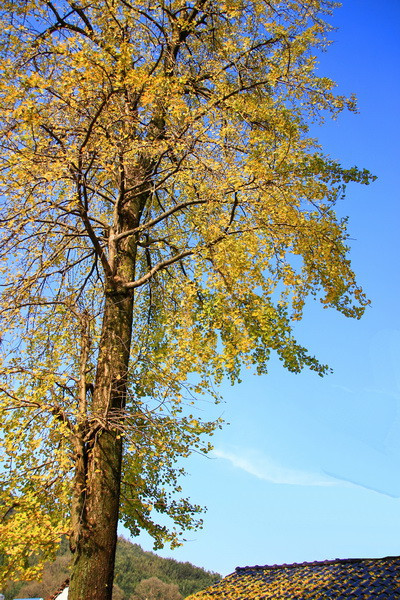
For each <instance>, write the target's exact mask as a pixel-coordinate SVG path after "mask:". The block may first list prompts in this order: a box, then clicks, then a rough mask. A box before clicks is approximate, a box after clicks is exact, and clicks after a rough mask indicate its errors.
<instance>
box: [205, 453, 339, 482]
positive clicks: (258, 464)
mask: <svg viewBox="0 0 400 600" xmlns="http://www.w3.org/2000/svg"><path fill="white" fill-rule="evenodd" d="M213 456H214V457H215V458H222V459H224V460H227V461H229V462H230V463H231V464H232V465H233V466H234V467H236V468H238V469H241V470H242V471H245V472H246V473H249V474H250V475H254V477H257V478H258V479H263V480H264V481H268V482H269V483H275V484H286V485H304V486H332V485H338V482H337V481H335V480H334V479H331V478H330V477H329V476H326V477H325V476H324V475H320V474H319V473H312V472H309V471H302V470H299V469H291V468H288V467H285V466H283V465H280V464H279V463H277V462H276V461H274V460H272V459H271V458H269V457H267V456H265V455H263V454H261V453H259V452H255V451H253V450H246V449H237V448H235V450H233V451H232V450H231V451H226V450H221V449H218V448H215V449H214V450H213Z"/></svg>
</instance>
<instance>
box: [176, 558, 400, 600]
mask: <svg viewBox="0 0 400 600" xmlns="http://www.w3.org/2000/svg"><path fill="white" fill-rule="evenodd" d="M190 599H191V600H283V599H284V600H300V599H301V600H328V599H329V600H330V599H334V600H353V599H354V600H400V556H389V557H387V558H360V559H358V558H351V559H344V560H343V559H342V560H341V559H338V560H330V561H325V562H313V563H301V564H292V565H274V566H265V567H260V566H258V565H257V566H255V567H243V568H241V567H238V568H237V569H236V571H235V573H232V574H231V575H228V576H227V577H225V578H224V579H221V581H219V582H218V583H216V584H214V585H213V586H211V587H209V588H207V589H206V590H204V591H203V592H198V593H197V594H194V595H193V596H190ZM187 600H189V599H187Z"/></svg>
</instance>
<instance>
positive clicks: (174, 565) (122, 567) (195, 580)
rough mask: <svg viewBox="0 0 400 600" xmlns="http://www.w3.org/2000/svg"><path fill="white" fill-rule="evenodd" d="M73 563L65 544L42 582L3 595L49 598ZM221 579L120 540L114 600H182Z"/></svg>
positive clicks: (11, 586) (9, 599) (17, 585)
mask: <svg viewBox="0 0 400 600" xmlns="http://www.w3.org/2000/svg"><path fill="white" fill-rule="evenodd" d="M70 559H71V555H70V552H69V550H68V544H67V542H66V541H63V543H62V544H61V547H60V551H59V554H58V556H57V558H56V560H55V561H54V562H52V563H48V564H46V566H45V569H44V572H43V576H42V579H41V580H40V581H30V582H12V583H10V584H9V585H8V587H7V589H6V590H5V592H3V593H4V594H5V598H6V600H12V599H13V598H27V597H29V596H30V597H43V598H46V597H48V596H49V595H50V594H52V593H53V592H54V590H56V589H57V588H58V587H59V586H60V585H61V583H62V582H63V581H65V579H66V578H67V577H68V575H69V572H68V566H69V562H70ZM220 578H221V576H220V575H219V574H218V573H212V572H209V571H205V570H204V569H201V568H200V567H195V566H194V565H192V564H191V563H189V562H184V563H183V562H179V561H177V560H174V559H172V558H161V557H160V556H157V554H154V553H153V552H146V551H145V550H143V549H142V548H141V546H139V545H138V544H133V543H132V542H130V541H128V540H126V539H124V538H122V537H120V538H118V545H117V555H116V561H115V580H114V590H113V600H183V598H186V596H189V595H190V594H193V593H194V592H197V591H199V590H202V589H204V588H205V587H207V586H209V585H211V584H212V583H214V582H216V581H218V580H219V579H220Z"/></svg>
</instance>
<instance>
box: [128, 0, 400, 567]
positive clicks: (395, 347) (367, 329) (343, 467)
mask: <svg viewBox="0 0 400 600" xmlns="http://www.w3.org/2000/svg"><path fill="white" fill-rule="evenodd" d="M343 4H344V5H343V7H342V8H340V9H337V11H336V12H335V14H334V16H333V18H332V19H331V22H332V24H333V25H335V26H336V27H338V30H337V31H336V32H334V33H333V34H332V39H333V40H334V43H333V44H332V46H331V47H330V49H329V50H328V53H327V54H324V55H323V56H322V57H321V73H324V74H326V75H328V76H330V77H332V78H333V79H335V80H336V81H337V82H338V84H339V87H338V90H339V91H340V92H343V93H350V92H355V93H356V94H357V96H358V99H359V109H360V114H359V115H353V114H343V115H342V116H341V117H340V118H339V120H338V121H336V122H332V123H328V124H327V125H325V126H324V127H323V128H321V129H320V130H319V131H318V132H317V134H318V137H319V138H320V140H321V141H322V143H323V145H324V149H325V151H326V152H327V153H328V154H330V155H331V156H332V157H334V158H336V159H338V160H340V161H341V162H342V163H343V164H344V165H347V166H349V167H351V166H353V165H358V166H360V167H366V168H368V169H370V170H371V171H372V172H373V173H374V174H376V175H377V176H378V180H377V181H376V182H375V183H374V184H373V185H371V186H369V187H362V186H360V187H358V186H355V185H352V186H351V187H350V188H349V189H348V193H347V197H346V199H345V200H344V201H342V202H341V203H340V204H339V205H338V212H339V213H340V214H342V215H349V217H350V227H349V229H350V233H351V235H352V238H353V241H352V262H353V266H354V268H355V271H356V272H357V274H358V279H359V281H360V283H362V284H363V286H364V287H365V289H366V291H367V293H368V295H369V297H370V298H371V300H372V305H371V307H370V308H369V309H368V311H367V313H366V315H365V316H364V318H363V319H362V320H361V321H352V320H348V319H345V318H344V317H342V316H341V315H339V314H336V313H334V312H332V311H327V310H323V309H322V307H321V305H319V304H313V303H311V304H310V305H309V306H308V310H307V313H306V317H305V319H304V320H303V321H302V323H301V324H299V326H298V328H297V334H298V339H299V341H301V342H303V343H304V345H306V346H307V347H308V348H310V349H311V350H312V351H313V352H314V353H315V354H316V355H317V356H318V357H319V358H320V359H321V360H322V361H323V362H327V363H329V364H330V366H331V367H332V368H333V369H334V374H333V375H329V376H327V377H325V378H324V379H320V378H319V377H318V376H317V375H315V374H313V373H308V372H304V373H302V374H300V375H291V374H289V373H286V372H285V371H284V370H283V368H282V367H281V366H280V363H279V361H272V362H271V369H270V374H269V375H268V376H263V377H256V376H251V375H250V376H246V378H245V380H244V382H243V384H241V385H240V386H237V387H235V388H232V387H229V386H226V387H225V388H224V389H223V390H222V391H223V395H224V398H225V401H226V403H225V404H224V405H222V408H221V407H219V409H218V410H219V411H220V412H223V416H224V418H225V419H226V420H227V421H229V423H230V425H229V426H225V428H224V430H223V431H222V432H220V433H219V434H218V435H217V436H216V437H215V452H214V456H213V458H212V459H209V460H207V459H204V458H200V457H194V458H193V459H191V460H190V462H188V463H187V465H186V466H187V468H188V469H189V471H190V472H191V475H190V476H188V477H187V478H186V479H185V480H183V482H182V483H183V487H184V491H185V493H186V494H188V495H189V496H190V497H191V498H192V500H193V501H195V502H198V503H201V504H204V505H206V506H207V507H208V512H207V513H206V515H205V524H204V529H203V530H202V531H200V532H195V533H189V534H188V537H189V539H190V541H188V542H187V543H186V544H185V545H184V546H183V547H182V548H181V549H179V550H175V551H173V552H172V551H171V550H169V549H166V550H164V551H161V552H159V554H161V555H163V556H172V557H173V558H176V559H178V560H188V561H190V562H192V563H194V564H196V565H198V566H203V567H205V568H207V569H210V570H215V571H219V572H221V573H222V574H227V573H229V572H232V571H233V570H234V568H235V567H236V566H245V565H252V564H276V563H278V564H280V563H291V562H301V561H313V560H323V559H331V558H347V557H379V556H388V555H399V554H400V366H399V365H400V317H399V298H400V286H399V267H398V262H399V258H400V253H399V248H398V246H399V237H400V236H399V222H400V208H399V207H400V202H399V201H400V192H399V189H400V186H399V162H400V161H399V158H400V156H399V155H400V152H399V143H400V142H399V140H400V126H399V125H400V119H399V116H398V115H399V106H398V105H399V97H400V69H399V64H400V37H399V35H398V31H399V23H400V2H399V0H386V1H385V2H384V3H382V4H381V5H380V6H379V7H378V4H377V2H376V0H344V2H343ZM134 541H137V542H139V543H141V544H142V546H143V547H144V548H145V549H146V550H151V548H152V545H151V541H150V540H149V539H148V538H147V537H146V536H141V537H140V538H138V539H136V540H134Z"/></svg>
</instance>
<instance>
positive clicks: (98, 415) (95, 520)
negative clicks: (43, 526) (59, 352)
mask: <svg viewBox="0 0 400 600" xmlns="http://www.w3.org/2000/svg"><path fill="white" fill-rule="evenodd" d="M132 311H133V299H132V295H131V294H129V293H126V292H114V293H113V292H109V293H107V295H106V304H105V312H104V319H103V331H102V336H101V343H100V351H99V359H98V365H97V373H96V382H95V388H94V396H93V407H92V414H91V423H89V425H90V428H89V431H90V439H89V440H87V441H86V442H85V444H84V453H85V456H84V457H83V458H82V459H81V460H80V464H79V465H77V476H76V482H75V483H76V484H77V485H78V486H79V487H78V489H77V490H76V497H77V500H78V501H77V502H75V506H74V511H75V513H76V512H77V511H80V514H79V515H76V514H75V517H76V518H75V524H74V523H73V527H74V528H75V531H73V532H72V535H73V539H74V542H73V547H72V549H73V551H74V562H73V569H72V576H71V583H70V589H69V596H68V597H69V600H111V595H112V582H113V573H114V560H115V547H116V541H117V525H118V514H119V501H120V481H121V461H122V438H121V435H120V433H121V426H122V424H123V412H122V411H123V409H124V407H125V394H126V379H127V369H128V364H129V351H130V340H131V329H132ZM82 469H83V470H84V471H85V480H86V485H85V489H82V484H81V481H82ZM79 496H80V497H79ZM77 517H78V518H77ZM76 529H77V530H76Z"/></svg>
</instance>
